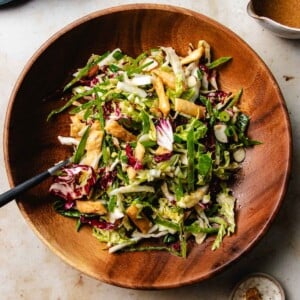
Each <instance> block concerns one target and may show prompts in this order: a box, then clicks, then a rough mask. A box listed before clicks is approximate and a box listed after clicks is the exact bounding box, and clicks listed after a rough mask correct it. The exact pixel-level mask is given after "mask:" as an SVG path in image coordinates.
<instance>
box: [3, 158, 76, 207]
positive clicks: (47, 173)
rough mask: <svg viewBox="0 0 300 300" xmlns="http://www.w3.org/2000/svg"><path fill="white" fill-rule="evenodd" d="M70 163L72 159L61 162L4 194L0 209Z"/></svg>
mask: <svg viewBox="0 0 300 300" xmlns="http://www.w3.org/2000/svg"><path fill="white" fill-rule="evenodd" d="M70 162H71V158H68V159H66V160H64V161H61V162H59V163H57V164H55V165H54V166H53V167H51V168H49V169H48V170H46V171H44V172H42V173H40V174H38V175H35V176H34V177H32V178H30V179H28V180H26V181H24V182H22V183H20V184H18V185H17V186H15V187H14V188H12V189H10V190H8V191H6V192H4V193H3V194H1V195H0V207H2V206H3V205H5V204H7V203H8V202H10V201H11V200H13V199H15V198H16V197H17V196H19V195H20V194H22V193H23V192H25V191H27V190H29V189H30V188H32V187H34V186H36V185H38V184H39V183H41V182H42V181H44V180H45V179H46V178H48V177H50V176H52V175H54V174H55V172H57V171H58V170H59V169H60V168H62V167H64V166H65V165H67V164H68V163H70Z"/></svg>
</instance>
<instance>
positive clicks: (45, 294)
mask: <svg viewBox="0 0 300 300" xmlns="http://www.w3.org/2000/svg"><path fill="white" fill-rule="evenodd" d="M247 1H248V0H239V1H232V0H201V1H199V0H168V1H157V0H147V1H140V2H147V3H157V2H159V3H164V4H173V5H177V6H183V7H186V8H189V9H192V10H195V11H198V12H201V13H203V14H205V15H207V16H209V17H212V18H214V19H215V20H217V21H219V22H220V23H222V24H224V25H225V26H227V27H229V28H230V29H232V30H233V31H234V32H235V33H237V34H238V35H239V36H241V37H242V38H243V39H244V40H245V41H246V42H247V43H248V44H249V45H250V46H251V47H252V48H253V49H254V50H255V51H256V52H257V53H258V54H259V55H260V56H261V58H262V59H263V60H264V61H265V62H266V64H267V65H268V66H269V68H270V70H271V71H272V73H273V74H274V76H275V78H276V80H277V82H278V84H279V86H280V88H281V90H282V93H283V95H284V98H285V100H286V103H287V107H288V111H289V114H290V118H291V123H292V128H293V138H294V159H293V168H292V176H291V180H290V185H289V189H288V193H287V196H286V197H285V200H284V203H283V206H282V209H281V211H280V213H279V215H278V217H277V218H276V219H275V222H274V223H273V225H272V227H271V229H270V230H269V231H268V233H267V235H266V236H265V237H264V238H263V239H262V240H261V241H260V242H259V244H258V245H257V246H256V247H255V248H254V249H253V250H252V251H251V252H250V253H248V254H247V255H246V256H244V257H243V258H242V259H240V260H239V261H238V262H237V263H236V264H234V265H232V266H231V267H230V268H229V269H227V270H225V271H224V272H222V273H221V274H219V275H218V276H217V277H215V278H213V279H211V280H207V281H205V282H202V283H200V284H196V285H193V286H189V287H184V288H178V289H172V290H165V291H136V290H130V289H123V288H118V287H114V286H110V285H107V284H104V283H101V282H98V281H96V280H94V279H91V278H89V277H87V276H86V275H84V274H81V273H80V272H79V271H77V270H75V269H73V268H71V267H70V266H69V265H67V264H65V263H64V262H63V261H62V260H61V259H60V258H58V257H56V256H55V255H54V254H53V253H52V252H51V251H50V250H49V249H48V248H47V247H46V246H45V245H44V244H43V243H42V242H41V241H40V240H39V239H38V238H37V237H36V236H35V234H34V233H33V232H32V231H31V229H30V228H29V227H28V226H27V224H26V222H25V221H24V220H23V218H22V216H21V214H20V212H19V210H18V208H17V206H16V204H15V202H12V203H10V204H8V205H6V206H5V207H2V208H1V209H0V299H5V300H6V299H7V300H9V299H12V300H15V299H56V300H58V299H61V300H62V299H89V300H93V299H124V300H125V299H144V300H147V299H156V300H159V299H172V300H175V299H182V298H184V297H185V298H186V299H227V298H228V296H229V294H230V291H231V290H232V288H233V286H234V285H235V283H236V282H237V281H238V280H239V279H240V278H241V277H243V276H245V275H247V274H249V273H252V272H266V273H269V274H271V275H273V276H275V277H276V278H277V279H278V280H279V281H280V282H281V283H282V285H283V287H284V289H285V291H286V294H287V298H288V299H289V300H298V299H300V289H299V272H300V238H299V231H300V222H299V220H300V185H299V184H298V178H299V177H300V164H299V150H300V118H299V114H300V70H299V67H300V40H299V41H291V40H284V39H280V38H277V37H275V36H273V35H272V34H271V33H269V32H267V31H265V30H264V29H262V28H261V27H260V26H259V25H258V24H257V23H256V22H255V21H254V20H252V19H250V17H248V15H247V13H246V5H247ZM127 3H136V0H133V1H131V0H127V1H125V0H124V1H121V0H110V1H108V0H107V1H105V0H90V1H88V0H28V1H21V2H20V3H19V4H18V5H14V6H11V7H6V8H0V103H1V110H0V128H1V131H3V127H4V119H5V112H6V108H7V105H8V100H9V96H10V94H11V92H12V89H13V86H14V83H15V82H16V80H17V78H18V76H19V74H20V72H21V70H22V68H23V67H24V66H25V64H26V62H27V60H28V59H29V58H30V57H31V56H32V55H33V54H34V52H35V51H36V50H37V49H38V48H39V46H40V45H41V44H42V43H43V42H45V41H46V40H47V39H48V38H49V37H50V36H51V35H52V34H54V33H55V32H56V31H58V30H59V29H60V28H61V27H63V26H65V25H67V24H69V23H70V22H72V21H74V20H75V19H77V18H79V17H82V16H84V15H86V14H88V13H90V12H93V11H95V10H98V9H103V8H107V7H111V6H116V5H120V4H127ZM246 71H247V70H245V72H246ZM286 76H288V77H292V79H290V80H287V77H286ZM0 138H1V142H2V132H1V134H0ZM278 138H280V136H278ZM270 159H272V158H270ZM0 174H1V176H0V192H4V191H5V190H6V189H8V187H9V186H8V181H7V177H6V171H5V166H4V158H3V151H2V149H1V150H0Z"/></svg>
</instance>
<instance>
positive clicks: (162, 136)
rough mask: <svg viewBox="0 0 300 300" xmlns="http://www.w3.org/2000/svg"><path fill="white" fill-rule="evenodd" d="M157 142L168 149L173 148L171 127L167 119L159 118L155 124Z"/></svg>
mask: <svg viewBox="0 0 300 300" xmlns="http://www.w3.org/2000/svg"><path fill="white" fill-rule="evenodd" d="M156 136H157V144H158V145H159V146H161V147H163V148H165V149H167V150H169V151H172V150H173V142H174V135H173V128H172V125H171V123H170V121H169V120H168V119H160V121H159V124H158V125H156Z"/></svg>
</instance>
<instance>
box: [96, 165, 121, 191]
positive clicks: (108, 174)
mask: <svg viewBox="0 0 300 300" xmlns="http://www.w3.org/2000/svg"><path fill="white" fill-rule="evenodd" d="M116 177H117V170H113V171H109V170H106V168H101V169H99V180H98V184H99V186H100V188H101V189H102V190H107V189H108V187H110V186H111V185H112V183H113V182H114V180H115V179H116Z"/></svg>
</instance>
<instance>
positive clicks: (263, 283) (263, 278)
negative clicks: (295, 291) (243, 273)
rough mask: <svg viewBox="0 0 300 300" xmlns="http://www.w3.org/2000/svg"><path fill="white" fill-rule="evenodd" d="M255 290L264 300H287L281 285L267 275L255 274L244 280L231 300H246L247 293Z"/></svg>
mask: <svg viewBox="0 0 300 300" xmlns="http://www.w3.org/2000/svg"><path fill="white" fill-rule="evenodd" d="M250 288H255V289H257V291H258V292H259V294H260V296H261V298H262V299H272V300H285V293H284V290H283V288H282V287H281V285H280V283H279V282H278V281H277V280H276V279H275V278H274V277H272V276H270V275H268V274H265V273H253V274H250V275H248V276H247V277H245V278H244V279H242V280H241V281H240V282H238V284H237V285H236V286H235V288H234V289H233V291H232V293H231V295H230V298H229V300H243V299H245V294H246V291H247V290H248V289H250Z"/></svg>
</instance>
